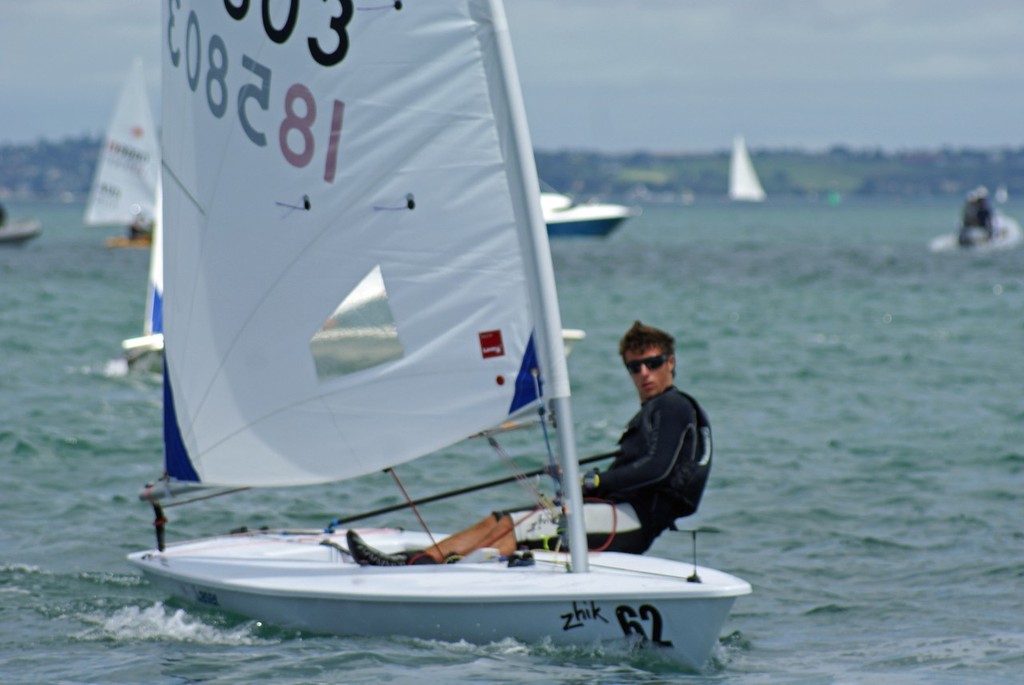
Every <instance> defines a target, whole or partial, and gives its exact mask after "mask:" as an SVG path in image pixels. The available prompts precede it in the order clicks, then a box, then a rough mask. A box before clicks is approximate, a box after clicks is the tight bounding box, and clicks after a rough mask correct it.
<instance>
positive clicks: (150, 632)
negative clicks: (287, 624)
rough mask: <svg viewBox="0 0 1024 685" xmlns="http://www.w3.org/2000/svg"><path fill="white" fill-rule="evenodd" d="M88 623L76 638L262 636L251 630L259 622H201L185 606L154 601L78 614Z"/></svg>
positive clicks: (212, 640)
mask: <svg viewBox="0 0 1024 685" xmlns="http://www.w3.org/2000/svg"><path fill="white" fill-rule="evenodd" d="M78 618H79V619H80V620H81V621H82V622H84V623H87V624H90V627H89V628H87V629H86V630H83V631H80V632H78V633H76V634H75V635H74V637H75V638H76V639H79V640H116V641H126V642H127V641H137V640H169V641H173V642H198V643H202V644H204V645H253V644H257V643H259V642H262V640H261V639H260V638H258V637H256V636H255V635H254V634H253V631H254V630H255V629H257V628H258V627H259V624H258V623H247V624H245V625H243V626H239V627H234V628H223V627H217V626H213V625H209V624H207V623H204V622H203V621H202V620H201V619H199V618H197V617H195V616H192V615H190V614H189V613H187V612H186V611H185V610H184V609H172V608H169V607H166V606H164V604H163V603H162V602H157V603H155V604H153V605H151V606H148V607H138V606H128V607H124V608H122V609H118V610H116V611H114V612H113V613H110V614H106V613H102V612H92V613H87V614H83V615H81V616H79V617H78Z"/></svg>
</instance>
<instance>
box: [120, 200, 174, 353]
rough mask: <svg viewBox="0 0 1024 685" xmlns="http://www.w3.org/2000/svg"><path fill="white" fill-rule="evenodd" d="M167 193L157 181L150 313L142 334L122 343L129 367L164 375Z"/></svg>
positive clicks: (148, 286) (149, 280)
mask: <svg viewBox="0 0 1024 685" xmlns="http://www.w3.org/2000/svg"><path fill="white" fill-rule="evenodd" d="M162 217H163V192H162V190H161V186H160V182H159V181H158V182H157V190H156V204H155V206H154V208H153V233H152V246H151V248H150V253H149V277H148V278H147V279H146V314H145V317H144V318H143V324H142V335H141V336H139V337H137V338H128V339H126V340H124V341H123V342H122V343H121V349H122V350H123V351H124V357H125V361H127V362H128V368H129V369H130V370H135V371H144V372H149V373H161V372H162V371H163V362H164V359H163V357H164V354H163V353H164V244H163V230H162V226H161V225H162V223H163V219H162Z"/></svg>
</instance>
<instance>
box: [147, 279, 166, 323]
mask: <svg viewBox="0 0 1024 685" xmlns="http://www.w3.org/2000/svg"><path fill="white" fill-rule="evenodd" d="M149 305H150V307H149V310H150V315H149V327H150V332H151V333H163V332H164V294H163V293H162V292H160V291H159V290H158V289H156V288H154V289H153V301H152V302H150V303H149Z"/></svg>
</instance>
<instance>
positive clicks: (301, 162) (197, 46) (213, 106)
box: [167, 0, 345, 183]
mask: <svg viewBox="0 0 1024 685" xmlns="http://www.w3.org/2000/svg"><path fill="white" fill-rule="evenodd" d="M168 1H169V2H170V4H171V12H170V13H169V15H168V21H167V46H168V51H169V53H170V59H171V64H173V65H174V66H175V67H176V68H178V67H182V66H184V72H185V78H186V80H187V82H188V87H189V89H190V90H191V91H192V92H193V93H196V92H198V90H199V87H200V84H201V83H202V84H203V86H204V91H205V96H206V104H207V106H208V107H209V110H210V113H211V114H212V115H213V116H214V117H216V118H218V119H222V118H223V117H224V115H225V114H226V113H227V111H228V106H229V104H230V92H231V91H230V88H229V86H228V70H229V64H230V60H229V55H228V48H227V45H226V44H225V42H224V39H223V38H221V37H220V36H219V35H218V34H216V33H215V34H213V35H212V36H210V39H209V41H208V42H207V44H206V50H205V53H204V50H203V47H204V46H203V41H202V30H201V28H200V26H199V18H198V16H197V15H196V13H195V11H191V12H189V15H188V19H187V20H186V23H185V31H184V40H183V42H179V41H178V40H177V39H178V38H179V36H178V35H177V31H176V21H175V14H174V11H173V10H174V5H175V3H177V4H178V5H179V6H180V0H168ZM245 6H246V7H247V6H248V5H247V4H246V5H245ZM204 57H205V61H206V65H205V77H204V64H203V62H204ZM242 68H243V69H244V70H246V71H248V72H249V73H250V74H251V76H252V80H250V81H249V82H246V83H244V84H242V85H241V86H240V87H239V88H238V91H237V97H236V99H235V102H236V108H237V112H238V122H239V124H240V125H241V127H242V130H243V131H245V135H246V137H247V138H248V139H249V140H250V141H252V143H253V144H255V145H257V146H259V147H266V145H267V135H266V133H265V132H264V131H263V130H261V129H260V128H259V127H258V126H256V125H254V123H253V121H252V119H251V118H250V117H251V108H252V107H256V108H258V109H259V110H262V111H264V112H267V111H269V110H270V104H271V79H272V76H273V73H272V72H271V70H270V68H269V67H267V66H266V65H263V64H260V63H259V62H257V61H256V60H254V59H252V58H251V57H249V56H248V55H242ZM281 104H282V119H281V123H280V125H279V126H278V131H277V140H278V145H279V147H280V149H281V155H282V156H283V157H284V158H285V160H286V161H287V162H288V163H289V164H291V165H292V166H294V167H298V168H304V167H306V166H308V165H309V163H310V162H311V161H312V160H313V158H314V156H315V155H316V148H317V144H316V142H317V138H316V135H315V133H314V131H315V130H316V129H315V124H316V120H317V103H316V99H315V98H314V97H313V93H312V92H311V91H310V90H309V88H307V87H306V86H305V85H303V84H301V83H294V84H292V85H291V86H289V87H288V88H287V90H285V92H284V98H283V100H282V103H281ZM344 113H345V103H343V102H342V101H341V100H334V101H333V102H332V107H331V120H330V124H329V127H328V129H327V134H326V139H327V140H326V153H325V159H324V175H323V178H324V180H325V181H327V182H328V183H331V182H333V181H334V176H335V171H336V169H337V158H338V141H339V139H340V138H341V126H342V121H343V118H344Z"/></svg>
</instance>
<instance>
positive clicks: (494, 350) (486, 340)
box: [480, 331, 505, 359]
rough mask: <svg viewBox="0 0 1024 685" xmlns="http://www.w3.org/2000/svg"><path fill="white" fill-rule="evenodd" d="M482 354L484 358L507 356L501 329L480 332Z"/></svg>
mask: <svg viewBox="0 0 1024 685" xmlns="http://www.w3.org/2000/svg"><path fill="white" fill-rule="evenodd" d="M480 354H482V355H483V358H484V359H489V358H491V357H504V356H505V343H504V342H502V340H501V331H482V332H481V333H480Z"/></svg>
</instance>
